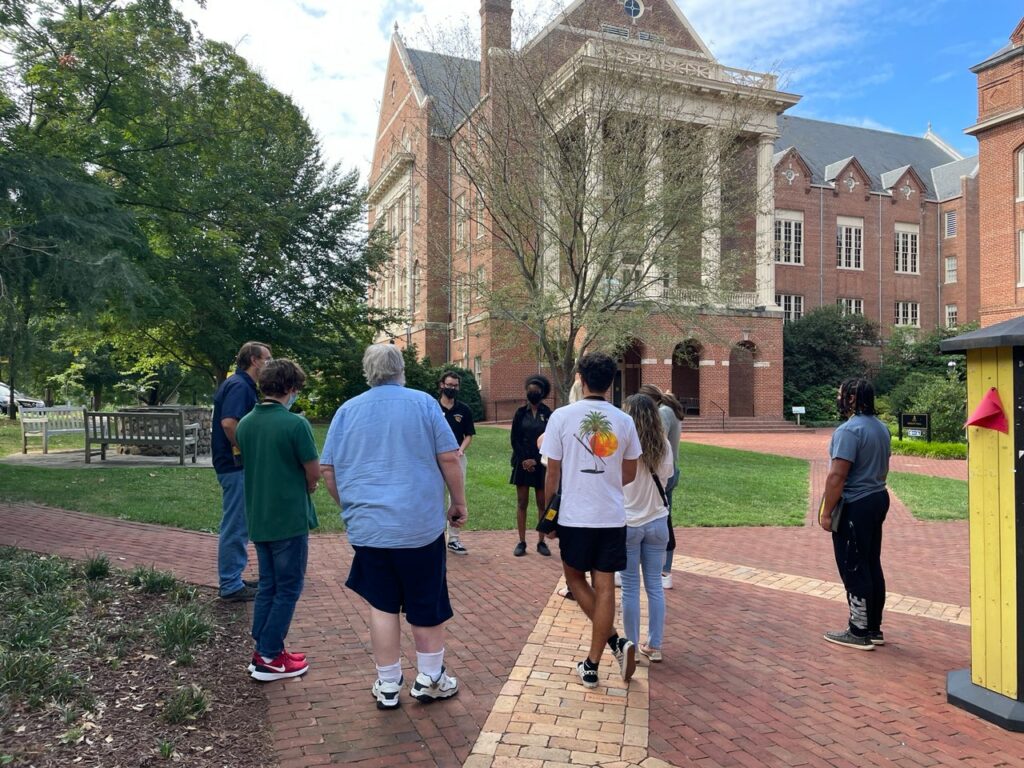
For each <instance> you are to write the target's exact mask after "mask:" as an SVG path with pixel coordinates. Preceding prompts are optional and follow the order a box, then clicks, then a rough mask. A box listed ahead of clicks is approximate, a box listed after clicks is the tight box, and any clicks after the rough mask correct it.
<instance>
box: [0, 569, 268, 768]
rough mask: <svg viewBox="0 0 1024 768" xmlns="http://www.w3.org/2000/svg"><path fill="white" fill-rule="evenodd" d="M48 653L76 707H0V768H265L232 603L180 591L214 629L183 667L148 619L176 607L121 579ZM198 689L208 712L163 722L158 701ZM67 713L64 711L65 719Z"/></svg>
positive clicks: (244, 647)
mask: <svg viewBox="0 0 1024 768" xmlns="http://www.w3.org/2000/svg"><path fill="white" fill-rule="evenodd" d="M86 583H87V582H85V580H84V579H83V580H82V581H81V582H80V585H81V590H80V592H81V595H80V596H79V595H78V592H79V590H78V589H77V586H76V596H79V597H80V600H79V604H78V608H77V610H76V613H75V615H74V616H73V617H72V619H71V621H70V623H69V624H68V625H67V627H66V629H65V631H63V632H61V633H59V635H58V636H57V637H55V641H54V645H53V647H52V648H51V650H57V651H58V657H59V658H60V660H61V662H62V663H63V665H64V667H65V668H66V670H67V671H69V672H71V673H72V674H74V675H76V676H77V677H78V678H79V679H80V681H81V684H82V687H81V690H82V692H83V694H84V696H83V698H82V699H81V700H80V701H81V704H80V705H78V706H70V707H69V706H67V705H66V706H65V707H64V708H63V709H62V708H61V707H58V706H56V705H55V704H53V703H52V702H51V703H49V704H44V705H43V706H41V707H37V708H31V707H29V706H28V704H27V703H26V702H25V701H15V702H13V703H12V702H9V701H8V702H6V703H5V705H4V706H0V765H16V766H18V765H26V766H27V765H32V766H36V768H48V767H50V766H52V767H54V768H56V767H57V766H60V767H61V768H66V767H67V766H78V765H81V766H103V768H119V767H123V768H139V767H140V766H157V765H168V764H173V763H179V764H182V765H187V766H190V767H192V766H195V767H196V768H205V767H206V766H211V767H212V766H232V768H244V767H245V766H273V765H275V764H276V759H275V758H274V756H273V751H272V749H271V744H270V737H269V730H268V728H267V724H266V712H267V701H266V697H265V696H264V694H263V692H262V690H261V689H260V685H259V683H256V682H254V681H253V680H251V679H250V677H249V676H248V674H247V673H246V671H245V666H246V664H247V663H248V660H249V656H250V654H251V653H252V639H251V638H250V637H249V619H248V612H247V611H246V610H245V607H244V606H243V605H240V604H224V603H221V602H220V601H218V600H217V598H216V594H215V592H213V591H212V590H206V589H200V588H188V589H189V592H188V594H189V595H190V596H191V600H189V601H188V602H189V604H191V605H202V606H204V608H205V610H206V613H207V616H208V618H209V619H210V620H211V622H212V623H213V624H214V630H213V633H212V635H211V637H210V639H209V641H208V642H206V643H204V644H202V645H200V646H198V647H197V648H196V649H195V660H194V661H193V662H192V663H191V664H190V665H184V664H179V663H177V662H176V661H175V660H174V658H173V657H169V656H168V655H167V654H166V653H165V652H164V651H163V650H161V648H160V645H159V643H158V641H157V638H156V634H155V631H154V622H153V619H154V617H155V616H158V615H160V614H161V613H162V612H163V611H165V610H167V609H169V608H172V607H174V606H178V605H180V604H181V600H182V597H181V589H180V588H179V590H178V593H177V597H175V596H174V595H173V594H170V593H168V594H157V595H152V594H144V593H142V591H141V590H140V589H139V587H137V586H132V585H130V583H129V579H128V575H127V574H124V573H120V572H113V573H112V574H111V576H110V577H108V578H107V579H105V580H103V581H102V582H92V583H93V584H102V585H103V586H105V587H108V588H109V590H110V592H109V593H108V595H109V596H108V597H107V599H99V600H97V599H95V595H94V594H93V595H89V594H87V590H86V589H85V585H86ZM193 684H194V685H197V686H199V687H200V688H201V689H202V690H203V691H205V692H206V694H207V695H208V698H209V702H210V708H209V710H208V711H207V712H206V713H205V714H201V715H199V716H198V717H197V718H196V719H195V720H191V721H186V722H185V723H183V724H178V725H175V724H171V723H169V722H167V720H166V718H165V717H164V716H163V712H164V711H165V708H166V702H167V700H168V699H169V698H170V697H171V696H172V695H173V694H174V693H175V691H176V690H178V689H179V688H181V687H183V686H185V687H189V686H192V685H193ZM69 710H70V713H69Z"/></svg>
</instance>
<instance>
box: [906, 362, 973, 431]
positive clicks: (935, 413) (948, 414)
mask: <svg viewBox="0 0 1024 768" xmlns="http://www.w3.org/2000/svg"><path fill="white" fill-rule="evenodd" d="M912 407H913V409H914V411H917V412H919V413H929V414H931V424H932V440H937V441H939V442H947V443H952V442H963V440H964V439H965V433H964V422H965V421H966V420H967V383H966V382H963V381H960V379H959V378H957V377H956V376H955V375H945V376H932V377H931V378H930V379H929V380H927V381H924V382H923V383H922V385H921V387H920V388H919V390H918V391H917V393H916V394H915V395H914V397H913V400H912Z"/></svg>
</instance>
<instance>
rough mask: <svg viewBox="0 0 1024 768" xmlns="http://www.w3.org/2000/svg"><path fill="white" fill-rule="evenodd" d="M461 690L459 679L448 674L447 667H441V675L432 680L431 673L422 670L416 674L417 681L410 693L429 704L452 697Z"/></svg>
mask: <svg viewBox="0 0 1024 768" xmlns="http://www.w3.org/2000/svg"><path fill="white" fill-rule="evenodd" d="M458 692H459V681H458V680H456V679H455V678H454V677H451V676H449V675H448V674H447V670H446V669H445V667H441V676H440V677H439V678H437V680H431V679H430V676H429V675H426V674H424V673H423V672H420V673H419V674H418V675H416V682H414V683H413V684H412V690H411V691H409V693H410V695H411V696H412V697H413V698H414V699H416V700H417V701H422V702H423V703H424V704H429V703H431V702H432V701H438V700H439V699H450V698H451V697H452V696H454V695H455V694H457V693H458Z"/></svg>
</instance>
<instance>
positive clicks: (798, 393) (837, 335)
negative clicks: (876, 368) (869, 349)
mask: <svg viewBox="0 0 1024 768" xmlns="http://www.w3.org/2000/svg"><path fill="white" fill-rule="evenodd" d="M877 340H878V332H877V328H876V326H875V325H874V324H873V323H871V322H870V321H869V320H867V319H866V318H864V317H863V316H862V315H844V314H843V312H842V310H840V308H839V307H833V306H824V307H817V308H815V309H812V310H811V311H810V312H808V313H807V314H805V315H804V316H803V317H801V318H800V319H799V320H795V321H793V322H791V323H786V325H785V327H784V329H783V333H782V344H783V356H784V364H785V374H784V381H783V397H784V400H785V407H786V411H787V412H788V411H789V408H790V406H793V405H803V406H805V407H807V408H808V412H807V418H808V419H828V418H835V406H834V401H835V392H836V388H837V387H838V386H839V383H840V382H841V381H842V380H843V379H845V378H848V377H850V376H861V375H864V373H865V372H866V370H867V366H866V365H865V363H864V359H863V357H862V356H861V348H862V347H864V346H867V345H871V344H874V343H876V342H877ZM823 389H826V390H829V391H830V392H831V394H830V396H829V398H826V397H825V396H824V395H823V394H822V390H823ZM805 401H806V402H805ZM825 403H833V404H832V405H831V407H830V408H828V409H826V408H825ZM812 407H813V408H814V409H815V410H814V411H813V412H812V411H811V410H810V409H811V408H812Z"/></svg>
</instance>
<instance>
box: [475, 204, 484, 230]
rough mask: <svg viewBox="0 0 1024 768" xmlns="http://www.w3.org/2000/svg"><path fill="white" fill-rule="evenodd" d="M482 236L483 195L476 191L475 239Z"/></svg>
mask: <svg viewBox="0 0 1024 768" xmlns="http://www.w3.org/2000/svg"><path fill="white" fill-rule="evenodd" d="M483 236H484V196H483V195H482V194H481V193H480V192H477V193H476V239H477V240H479V239H480V238H481V237H483Z"/></svg>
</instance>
